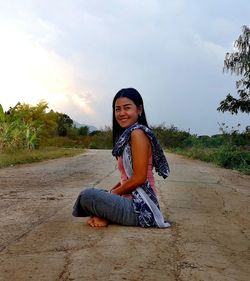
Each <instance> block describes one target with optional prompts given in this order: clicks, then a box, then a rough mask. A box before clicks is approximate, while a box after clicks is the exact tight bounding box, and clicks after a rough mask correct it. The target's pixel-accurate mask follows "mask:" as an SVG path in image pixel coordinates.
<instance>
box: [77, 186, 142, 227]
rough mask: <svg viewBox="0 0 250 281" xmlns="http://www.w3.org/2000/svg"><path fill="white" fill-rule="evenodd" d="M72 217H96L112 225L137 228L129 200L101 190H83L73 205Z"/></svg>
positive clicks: (135, 216)
mask: <svg viewBox="0 0 250 281" xmlns="http://www.w3.org/2000/svg"><path fill="white" fill-rule="evenodd" d="M73 215H74V216H80V217H88V216H97V217H101V218H105V219H108V220H109V221H110V222H112V223H116V224H121V225H127V226H137V225H138V218H137V215H136V214H135V212H134V208H133V202H132V200H131V199H128V198H124V197H122V196H119V195H115V194H111V193H109V192H107V191H105V190H103V189H96V188H87V189H85V190H83V191H82V192H81V193H80V194H79V196H78V198H77V201H76V203H75V206H74V211H73Z"/></svg>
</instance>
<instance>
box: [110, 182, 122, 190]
mask: <svg viewBox="0 0 250 281" xmlns="http://www.w3.org/2000/svg"><path fill="white" fill-rule="evenodd" d="M120 185H121V183H120V182H118V183H117V184H116V185H115V186H113V187H112V188H111V189H110V191H112V190H114V189H116V188H117V187H119V186H120Z"/></svg>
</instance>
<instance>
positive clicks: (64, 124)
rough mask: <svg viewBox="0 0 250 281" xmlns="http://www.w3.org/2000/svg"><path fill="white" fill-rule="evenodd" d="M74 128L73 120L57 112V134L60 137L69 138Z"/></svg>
mask: <svg viewBox="0 0 250 281" xmlns="http://www.w3.org/2000/svg"><path fill="white" fill-rule="evenodd" d="M72 126H73V120H72V119H71V118H70V117H69V116H68V115H67V114H65V113H58V112H57V132H58V135H59V136H60V137H65V136H67V135H68V131H69V128H72Z"/></svg>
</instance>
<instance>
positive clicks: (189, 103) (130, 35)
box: [0, 0, 250, 135]
mask: <svg viewBox="0 0 250 281" xmlns="http://www.w3.org/2000/svg"><path fill="white" fill-rule="evenodd" d="M249 11H250V1H247V0H238V1H237V2H235V1H231V0H227V1H226V0H219V1H218V0H209V1H208V0H206V1H203V0H200V1H197V0H196V1H194V0H143V1H139V0H107V1H102V0H91V1H87V0H22V1H20V0H8V1H5V0H0V36H1V38H0V39H1V44H0V77H1V78H0V104H1V105H2V106H3V108H4V110H7V109H8V108H9V107H13V106H15V104H16V103H17V102H24V103H28V104H32V105H36V104H37V103H38V102H39V101H41V100H45V101H47V102H48V105H49V109H53V110H54V111H57V112H61V113H66V114H67V115H69V116H70V117H71V119H73V120H75V121H77V122H78V123H81V124H87V125H92V126H95V127H96V128H98V129H103V128H105V126H111V123H112V106H111V105H112V100H113V97H114V95H115V94H116V93H117V92H118V91H119V90H120V89H121V88H127V87H134V88H136V89H137V90H138V91H139V92H140V93H141V95H142V97H143V99H144V106H145V112H146V115H147V119H148V123H149V124H150V125H153V126H156V125H160V124H164V125H165V126H171V125H174V126H176V127H177V128H179V129H180V130H186V131H187V130H188V131H190V132H191V133H192V134H197V135H213V134H217V133H219V127H220V125H219V124H222V123H225V124H226V125H227V126H228V130H231V129H232V127H234V128H236V126H237V124H238V123H240V124H241V127H240V128H242V129H244V128H245V127H246V126H247V125H249V123H250V122H249V120H250V119H249V115H247V114H238V115H231V114H230V113H224V114H223V113H220V112H218V111H217V110H216V109H217V107H218V106H219V103H220V101H221V100H223V99H224V98H225V97H226V95H227V94H228V93H231V94H233V95H234V96H237V95H236V90H235V81H236V80H238V79H239V77H237V76H234V75H231V74H229V73H223V61H224V58H225V55H226V53H227V52H233V51H234V47H233V43H234V41H235V40H236V39H237V38H238V36H239V35H240V34H241V32H242V30H241V27H242V25H248V26H249V25H250V22H249V21H250V17H249Z"/></svg>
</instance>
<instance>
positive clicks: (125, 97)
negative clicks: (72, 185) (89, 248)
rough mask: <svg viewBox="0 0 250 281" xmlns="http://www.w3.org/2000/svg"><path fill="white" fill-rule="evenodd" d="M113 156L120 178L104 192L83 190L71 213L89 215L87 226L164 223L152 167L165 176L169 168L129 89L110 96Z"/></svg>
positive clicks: (136, 94) (137, 97) (140, 104)
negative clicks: (108, 190)
mask: <svg viewBox="0 0 250 281" xmlns="http://www.w3.org/2000/svg"><path fill="white" fill-rule="evenodd" d="M112 154H113V156H115V157H116V159H117V161H118V169H119V170H120V173H121V180H120V181H119V182H118V183H117V184H116V185H115V186H114V187H113V188H112V189H111V190H110V192H107V191H105V190H102V189H96V188H88V189H85V190H83V191H82V192H81V193H80V194H79V196H78V198H77V200H76V203H75V205H74V209H73V215H74V216H77V217H78V216H79V217H86V216H90V218H89V219H88V221H87V223H88V224H89V225H90V226H95V227H100V226H107V225H108V223H109V222H111V223H117V224H121V225H130V226H142V227H160V228H165V227H168V226H170V224H169V223H167V222H164V219H163V216H162V214H161V212H160V207H159V203H158V200H157V198H156V188H155V184H154V177H153V173H152V168H153V167H154V168H155V170H156V171H157V172H158V174H159V175H160V176H162V177H163V178H166V177H167V176H168V174H169V167H168V163H167V160H166V158H165V156H164V154H163V151H162V149H161V147H160V145H159V143H158V142H157V140H156V138H155V136H154V134H153V132H152V131H151V130H150V129H149V128H148V124H147V120H146V115H145V111H144V106H143V100H142V97H141V95H140V94H139V92H138V91H137V90H135V89H133V88H127V89H122V90H120V91H119V92H118V93H117V94H116V95H115V97H114V99H113V151H112Z"/></svg>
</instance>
